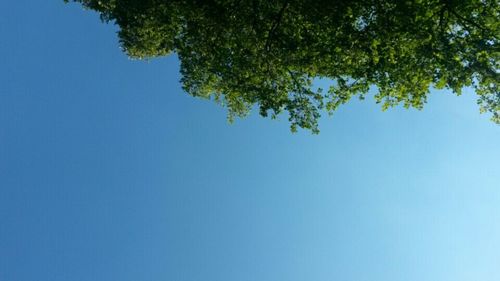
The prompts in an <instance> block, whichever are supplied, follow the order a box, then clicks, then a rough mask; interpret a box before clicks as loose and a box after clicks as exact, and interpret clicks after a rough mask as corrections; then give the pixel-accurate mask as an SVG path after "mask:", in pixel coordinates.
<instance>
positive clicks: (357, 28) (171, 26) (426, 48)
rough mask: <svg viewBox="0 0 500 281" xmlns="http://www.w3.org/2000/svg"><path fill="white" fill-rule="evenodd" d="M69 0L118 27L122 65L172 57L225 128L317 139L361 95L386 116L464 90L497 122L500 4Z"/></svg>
mask: <svg viewBox="0 0 500 281" xmlns="http://www.w3.org/2000/svg"><path fill="white" fill-rule="evenodd" d="M65 1H66V2H67V1H68V0H65ZM73 1H74V2H80V3H81V4H83V5H84V6H85V7H87V8H90V9H92V10H95V11H98V12H99V13H100V15H101V19H102V20H103V21H105V22H114V23H116V24H117V25H118V26H119V28H120V30H119V32H118V36H119V39H120V43H121V46H122V48H123V50H124V51H125V52H126V53H127V54H128V55H129V56H130V57H133V58H138V59H143V58H151V57H158V56H165V55H168V54H170V53H176V54H177V55H178V57H179V60H180V63H181V74H182V79H181V82H182V84H183V89H184V90H185V91H186V92H187V93H189V94H191V95H193V96H196V97H204V98H209V99H213V100H215V101H217V102H218V103H221V104H223V105H225V106H226V107H227V108H228V111H229V118H230V119H231V120H232V119H233V118H234V117H236V116H244V115H246V114H247V113H248V112H249V111H250V109H251V108H252V107H254V106H257V107H258V108H259V109H260V114H261V115H262V116H268V115H271V117H276V116H277V115H278V114H280V113H281V112H283V111H287V112H288V113H289V120H290V123H291V128H292V130H293V131H294V130H296V129H297V127H301V128H305V129H310V130H312V131H313V132H318V126H317V120H318V118H319V117H320V113H321V112H322V111H326V112H329V113H331V112H333V111H334V110H335V109H336V108H337V107H338V106H340V105H342V104H344V103H346V102H348V101H349V100H350V99H351V98H352V97H355V96H357V97H359V98H361V99H363V98H364V97H365V95H366V94H367V92H368V91H369V89H373V90H374V91H375V92H376V94H375V99H376V101H377V103H381V104H382V108H383V109H387V108H388V107H391V106H395V105H398V104H402V105H403V106H404V107H407V108H408V107H414V108H418V109H420V108H422V107H423V105H424V104H425V102H426V97H427V96H428V94H429V90H430V88H432V87H434V88H437V89H442V88H447V89H451V90H452V92H454V93H456V94H460V92H461V90H462V89H463V88H464V87H468V86H472V87H474V89H475V91H476V94H477V95H478V104H479V106H480V111H481V112H490V113H491V114H492V120H493V121H494V122H496V123H500V92H499V89H498V82H499V80H500V79H499V60H498V59H499V56H500V49H499V46H498V40H499V39H498V38H499V36H500V28H499V27H500V20H499V19H500V7H499V6H500V4H499V2H498V0H411V1H408V0H338V1H333V0H276V1H268V0H205V1H201V0H198V1H197V0H140V1H139V0H73ZM321 78H327V79H330V81H332V83H331V86H330V87H329V88H328V89H326V90H325V91H323V90H322V89H318V88H316V87H314V83H313V82H314V80H315V79H321Z"/></svg>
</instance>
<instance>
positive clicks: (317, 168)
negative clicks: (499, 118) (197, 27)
mask: <svg viewBox="0 0 500 281" xmlns="http://www.w3.org/2000/svg"><path fill="white" fill-rule="evenodd" d="M0 35H1V37H0V38H1V39H0V53H1V57H0V281H33V280H37V281H59V280H61V281H63V280H64V281H67V280H75V281H80V280H81V281H86V280H89V281H90V280H92V281H101V280H102V281H104V280H106V281H108V280H120V281H129V280H130V281H137V280H151V281H156V280H169V281H195V280H196V281H199V280H214V281H234V280H238V281H247V280H248V281H254V280H255V281H256V280H258V281H275V280H287V281H306V280H307V281H310V280H313V281H330V280H339V281H342V280H346V281H348V280H357V281H364V280H366V281H368V280H369V281H378V280H380V281H392V280H405V281H413V280H414V281H421V280H440V281H461V280H464V281H465V280H481V281H490V280H491V281H497V280H500V266H498V265H499V262H500V173H499V168H500V165H499V162H500V148H499V144H500V127H499V126H498V125H495V124H493V123H492V122H491V121H489V116H487V115H484V114H483V115H481V114H479V112H478V107H477V105H476V98H475V96H474V93H473V91H471V90H466V91H465V93H464V94H463V95H462V96H460V97H456V96H454V95H452V94H450V93H448V92H446V91H432V94H431V96H430V98H429V102H428V104H427V106H426V107H425V109H424V110H422V111H418V110H404V109H400V108H396V109H391V110H389V111H386V112H381V109H380V106H379V105H376V104H375V103H374V102H373V101H371V100H370V99H367V100H365V101H363V102H360V101H353V102H351V103H348V104H346V105H344V106H343V107H342V108H340V109H339V110H338V112H336V113H335V114H334V116H332V117H328V116H325V117H323V118H322V119H321V120H320V129H321V133H320V134H319V135H312V134H310V133H309V132H304V131H299V132H298V133H296V134H292V133H290V130H289V124H288V123H287V118H286V116H281V117H280V118H279V119H278V120H270V119H264V118H261V117H259V116H258V114H257V113H256V112H254V113H253V114H252V115H251V116H249V117H248V118H245V119H242V120H236V122H235V123H234V124H228V123H227V121H226V112H225V109H224V108H221V107H219V106H218V105H216V104H215V103H213V102H210V101H206V100H202V99H197V98H193V97H190V96H189V95H187V94H185V93H184V92H183V91H182V89H181V85H180V83H179V79H180V75H179V62H178V60H177V58H176V57H175V56H169V57H165V58H161V59H155V60H151V61H134V60H130V59H128V58H127V57H126V56H125V55H124V54H123V53H122V52H121V50H120V48H119V46H118V43H117V37H116V27H114V26H113V25H111V24H109V25H106V24H103V23H101V22H100V21H99V19H98V15H97V14H95V13H93V12H90V11H85V10H84V9H82V8H81V7H80V6H79V5H77V4H64V3H63V1H62V0H61V1H35V0H19V1H1V2H0Z"/></svg>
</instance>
